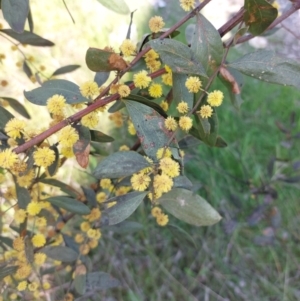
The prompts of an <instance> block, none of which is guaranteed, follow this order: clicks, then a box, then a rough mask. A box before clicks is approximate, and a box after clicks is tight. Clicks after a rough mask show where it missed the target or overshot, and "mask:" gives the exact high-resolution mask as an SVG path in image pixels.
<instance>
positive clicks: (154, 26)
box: [149, 16, 165, 32]
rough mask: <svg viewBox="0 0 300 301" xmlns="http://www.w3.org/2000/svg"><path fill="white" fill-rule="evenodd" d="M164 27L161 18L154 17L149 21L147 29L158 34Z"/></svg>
mask: <svg viewBox="0 0 300 301" xmlns="http://www.w3.org/2000/svg"><path fill="white" fill-rule="evenodd" d="M164 26H165V22H164V20H163V18H162V17H160V16H154V17H152V18H151V19H150V20H149V28H150V30H151V31H152V32H159V31H160V30H161V29H162V28H163V27H164Z"/></svg>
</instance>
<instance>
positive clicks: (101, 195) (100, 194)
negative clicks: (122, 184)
mask: <svg viewBox="0 0 300 301" xmlns="http://www.w3.org/2000/svg"><path fill="white" fill-rule="evenodd" d="M106 199H107V195H106V193H105V192H98V193H97V194H96V200H97V202H98V203H103V202H105V200H106Z"/></svg>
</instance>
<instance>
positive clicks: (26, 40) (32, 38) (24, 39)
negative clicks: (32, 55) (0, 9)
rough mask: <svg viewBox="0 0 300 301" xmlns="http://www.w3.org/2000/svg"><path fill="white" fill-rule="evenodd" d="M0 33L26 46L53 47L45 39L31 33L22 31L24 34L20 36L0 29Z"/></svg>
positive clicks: (52, 44)
mask: <svg viewBox="0 0 300 301" xmlns="http://www.w3.org/2000/svg"><path fill="white" fill-rule="evenodd" d="M0 32H3V33H5V34H7V35H8V36H10V37H11V38H13V39H15V40H17V41H19V42H20V43H22V44H28V45H32V46H42V47H44V46H54V45H55V44H54V43H52V42H51V41H49V40H46V39H44V38H42V37H40V36H38V35H36V34H35V33H32V32H30V31H27V30H24V32H23V33H21V34H18V33H15V32H14V31H13V30H11V29H0Z"/></svg>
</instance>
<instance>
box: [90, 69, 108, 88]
mask: <svg viewBox="0 0 300 301" xmlns="http://www.w3.org/2000/svg"><path fill="white" fill-rule="evenodd" d="M109 75H110V72H96V74H95V77H94V82H96V83H97V85H98V86H99V87H100V86H102V85H103V84H104V83H105V82H106V81H107V79H108V78H109Z"/></svg>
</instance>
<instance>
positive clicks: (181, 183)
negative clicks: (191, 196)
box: [173, 176, 193, 190]
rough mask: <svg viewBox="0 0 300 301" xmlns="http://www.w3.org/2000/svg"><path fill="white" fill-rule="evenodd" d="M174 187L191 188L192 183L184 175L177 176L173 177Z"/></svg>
mask: <svg viewBox="0 0 300 301" xmlns="http://www.w3.org/2000/svg"><path fill="white" fill-rule="evenodd" d="M173 180H174V187H176V188H184V189H188V190H191V189H192V188H193V183H192V182H191V181H190V180H189V178H187V177H186V176H179V177H176V178H174V179H173Z"/></svg>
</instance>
